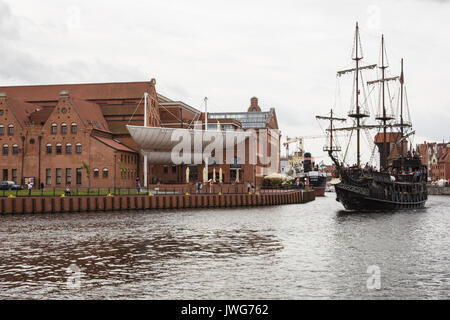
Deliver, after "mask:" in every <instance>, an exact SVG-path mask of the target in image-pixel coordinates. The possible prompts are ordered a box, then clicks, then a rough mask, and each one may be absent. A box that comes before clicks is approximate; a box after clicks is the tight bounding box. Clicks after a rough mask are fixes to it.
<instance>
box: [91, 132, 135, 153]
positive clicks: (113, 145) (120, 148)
mask: <svg viewBox="0 0 450 320" xmlns="http://www.w3.org/2000/svg"><path fill="white" fill-rule="evenodd" d="M92 137H93V138H94V139H97V140H98V141H100V142H102V143H103V144H105V145H107V146H108V147H110V148H113V149H115V150H118V151H125V152H133V153H136V152H137V151H135V150H133V149H131V148H128V147H127V146H126V145H123V144H121V143H118V142H117V141H114V140H113V139H109V138H105V137H99V136H92Z"/></svg>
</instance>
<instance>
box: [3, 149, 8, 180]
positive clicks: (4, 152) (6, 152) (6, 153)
mask: <svg viewBox="0 0 450 320" xmlns="http://www.w3.org/2000/svg"><path fill="white" fill-rule="evenodd" d="M3 155H4V156H7V155H8V145H7V144H5V145H3ZM3 180H4V179H3Z"/></svg>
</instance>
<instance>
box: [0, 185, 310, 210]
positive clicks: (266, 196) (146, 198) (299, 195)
mask: <svg viewBox="0 0 450 320" xmlns="http://www.w3.org/2000/svg"><path fill="white" fill-rule="evenodd" d="M161 191H162V190H160V192H161ZM168 191H169V190H166V192H161V193H148V194H144V195H137V194H135V195H132V194H120V195H111V194H108V195H72V196H30V197H28V196H23V197H14V196H12V197H1V199H0V213H2V214H8V213H56V212H91V211H116V210H118V211H125V210H151V209H186V208H224V207H249V206H271V205H283V204H294V203H296V204H299V203H306V202H309V201H313V200H315V195H314V191H312V190H306V191H305V190H261V191H257V192H256V193H253V194H252V193H244V192H236V193H221V192H220V191H219V192H217V193H212V192H211V193H199V194H197V193H193V194H192V193H189V192H186V193H176V191H174V192H173V193H168ZM230 191H231V190H230ZM237 191H239V190H237Z"/></svg>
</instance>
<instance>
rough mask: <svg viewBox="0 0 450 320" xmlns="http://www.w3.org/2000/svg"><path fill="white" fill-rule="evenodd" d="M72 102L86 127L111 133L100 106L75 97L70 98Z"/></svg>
mask: <svg viewBox="0 0 450 320" xmlns="http://www.w3.org/2000/svg"><path fill="white" fill-rule="evenodd" d="M70 101H71V103H72V106H73V107H74V109H75V110H76V111H77V112H78V115H79V116H80V118H81V120H82V121H83V123H84V125H85V126H89V125H91V126H92V127H93V128H94V129H97V130H102V131H108V132H110V130H109V127H108V123H107V122H106V120H105V118H104V117H103V113H102V111H101V109H100V106H99V105H98V104H96V103H92V102H89V101H86V100H82V99H79V98H75V97H70Z"/></svg>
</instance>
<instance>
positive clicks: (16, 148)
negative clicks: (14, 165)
mask: <svg viewBox="0 0 450 320" xmlns="http://www.w3.org/2000/svg"><path fill="white" fill-rule="evenodd" d="M18 153H19V146H18V145H17V144H14V145H13V154H18Z"/></svg>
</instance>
